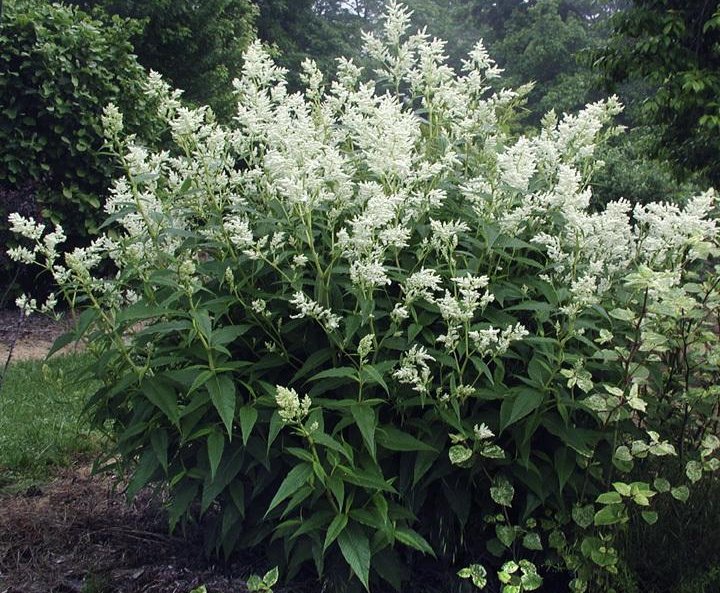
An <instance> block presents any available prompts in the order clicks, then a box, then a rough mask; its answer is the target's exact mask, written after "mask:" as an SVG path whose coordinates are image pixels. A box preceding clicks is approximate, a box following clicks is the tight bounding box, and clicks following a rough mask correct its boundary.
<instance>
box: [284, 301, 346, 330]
mask: <svg viewBox="0 0 720 593" xmlns="http://www.w3.org/2000/svg"><path fill="white" fill-rule="evenodd" d="M290 303H292V304H293V305H295V307H296V308H297V309H299V311H300V312H299V313H296V314H295V315H290V318H291V319H302V318H303V317H310V318H312V319H315V320H316V321H317V322H319V323H320V324H321V325H322V326H323V327H325V328H326V329H327V330H328V331H332V330H335V329H337V328H338V327H340V319H341V318H340V316H339V315H336V314H335V313H333V312H332V311H331V310H330V309H327V308H325V307H323V306H321V305H320V304H319V303H317V302H316V301H313V300H312V299H310V298H308V297H307V295H306V294H305V293H303V292H296V293H295V294H294V295H293V298H292V299H291V300H290Z"/></svg>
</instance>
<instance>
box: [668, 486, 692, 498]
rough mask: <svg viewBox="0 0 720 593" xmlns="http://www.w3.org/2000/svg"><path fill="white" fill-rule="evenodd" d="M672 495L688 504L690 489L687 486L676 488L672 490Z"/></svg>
mask: <svg viewBox="0 0 720 593" xmlns="http://www.w3.org/2000/svg"><path fill="white" fill-rule="evenodd" d="M670 494H671V495H672V497H673V498H674V499H676V500H679V501H680V502H687V499H688V498H690V489H689V488H688V487H687V486H676V487H675V488H672V489H671V490H670Z"/></svg>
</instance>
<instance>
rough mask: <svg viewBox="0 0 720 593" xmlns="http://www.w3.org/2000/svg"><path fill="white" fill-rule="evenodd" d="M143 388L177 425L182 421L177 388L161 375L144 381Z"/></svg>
mask: <svg viewBox="0 0 720 593" xmlns="http://www.w3.org/2000/svg"><path fill="white" fill-rule="evenodd" d="M141 389H142V392H143V394H144V395H145V397H147V398H148V400H149V401H150V402H151V403H152V404H153V405H154V406H155V407H156V408H159V409H160V410H161V411H162V413H163V414H165V416H166V417H167V418H168V420H170V422H172V423H173V424H174V425H176V426H177V425H178V423H179V422H180V410H179V409H178V405H177V394H176V393H175V390H174V389H173V388H172V387H171V386H170V385H169V384H168V383H166V382H164V381H163V380H162V379H161V378H159V377H154V378H152V379H149V380H146V381H143V383H142V387H141Z"/></svg>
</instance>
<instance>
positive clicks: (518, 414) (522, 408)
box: [500, 388, 543, 431]
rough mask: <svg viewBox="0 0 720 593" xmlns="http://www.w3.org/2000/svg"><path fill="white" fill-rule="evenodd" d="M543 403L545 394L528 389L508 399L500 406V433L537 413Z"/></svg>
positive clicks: (521, 390) (520, 390) (519, 391)
mask: <svg viewBox="0 0 720 593" xmlns="http://www.w3.org/2000/svg"><path fill="white" fill-rule="evenodd" d="M542 402H543V394H542V393H540V392H539V391H535V390H534V389H528V388H523V389H519V390H518V391H517V392H516V393H513V395H510V396H508V397H506V398H505V399H504V400H503V403H502V405H501V406H500V431H503V430H505V429H506V428H507V427H508V426H510V425H512V424H514V423H515V422H517V421H518V420H520V419H522V418H524V417H525V416H527V415H528V414H530V413H532V412H533V411H535V410H536V409H537V408H538V407H540V404H542Z"/></svg>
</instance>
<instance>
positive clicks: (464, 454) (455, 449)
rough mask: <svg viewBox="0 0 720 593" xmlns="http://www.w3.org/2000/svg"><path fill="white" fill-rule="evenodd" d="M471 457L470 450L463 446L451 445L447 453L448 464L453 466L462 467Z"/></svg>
mask: <svg viewBox="0 0 720 593" xmlns="http://www.w3.org/2000/svg"><path fill="white" fill-rule="evenodd" d="M472 455H473V452H472V449H469V448H468V447H466V446H465V445H453V446H452V447H450V451H448V456H449V458H450V463H452V464H453V465H460V466H461V465H462V464H463V463H465V462H466V461H468V460H469V459H470V458H471V457H472Z"/></svg>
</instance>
